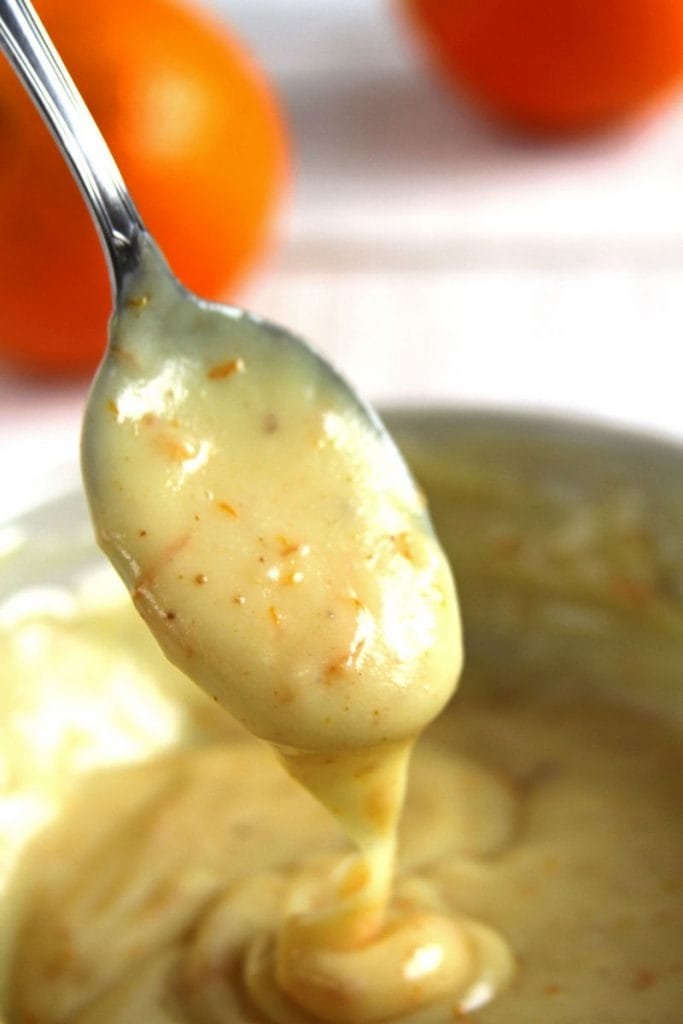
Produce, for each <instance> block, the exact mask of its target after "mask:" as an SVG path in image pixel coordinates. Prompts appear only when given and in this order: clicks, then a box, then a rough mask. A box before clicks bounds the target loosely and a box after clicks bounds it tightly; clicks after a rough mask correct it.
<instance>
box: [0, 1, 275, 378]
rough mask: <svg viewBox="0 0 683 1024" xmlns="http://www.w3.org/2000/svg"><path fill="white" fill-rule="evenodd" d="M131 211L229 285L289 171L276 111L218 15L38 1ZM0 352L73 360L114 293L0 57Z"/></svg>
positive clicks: (203, 282)
mask: <svg viewBox="0 0 683 1024" xmlns="http://www.w3.org/2000/svg"><path fill="white" fill-rule="evenodd" d="M36 7H37V9H38V12H39V14H40V15H41V17H42V19H43V20H44V22H45V24H46V27H47V28H48V31H49V32H50V33H51V34H52V36H53V38H54V40H55V42H56V44H57V46H58V47H59V49H60V50H61V53H62V56H63V57H64V60H65V63H66V64H67V67H69V69H70V71H71V73H72V74H73V77H74V78H75V80H76V83H77V84H78V86H79V88H80V89H81V91H82V93H83V95H84V97H85V100H86V102H87V104H88V105H89V107H90V109H91V111H92V113H93V115H94V117H95V120H96V121H97V122H98V124H99V126H100V128H101V129H102V132H103V134H104V136H105V138H106V139H107V141H108V143H109V145H110V147H111V149H112V151H113V153H114V156H115V158H116V160H117V161H118V163H119V166H120V168H121V171H122V173H123V176H124V178H125V179H126V182H127V184H128V186H129V188H130V190H131V192H132V194H133V198H134V200H135V202H136V204H137V206H138V208H139V210H140V212H141V215H142V218H143V220H144V221H145V223H146V225H147V227H148V228H149V230H150V231H151V232H152V234H153V235H154V236H155V237H156V238H157V240H158V242H159V243H160V245H161V248H162V250H163V251H164V253H165V255H166V257H167V258H168V260H169V263H170V264H171V267H172V268H173V269H174V271H175V272H176V273H177V274H178V276H179V277H180V279H181V280H182V281H183V283H185V284H187V285H188V286H189V287H190V288H192V289H194V290H195V291H197V292H199V293H200V294H201V295H203V296H205V297H207V298H218V297H225V294H226V291H227V290H228V289H229V288H231V287H233V286H234V285H235V283H236V282H237V281H238V280H239V279H240V278H241V276H242V275H243V274H244V273H245V271H246V270H247V269H248V268H249V267H250V265H251V264H252V262H253V261H254V259H255V258H256V257H257V255H258V254H259V253H260V252H261V250H262V248H263V246H264V243H265V242H266V240H267V237H268V235H269V230H270V228H271V226H272V218H273V213H274V210H275V208H276V206H277V200H278V199H279V196H280V193H281V190H282V186H283V183H284V180H285V177H286V164H287V160H286V148H287V147H286V139H285V134H286V133H285V129H284V126H283V122H282V118H281V115H280V114H279V112H278V109H277V106H276V104H275V102H274V98H273V96H272V94H271V92H270V90H269V88H268V86H267V85H266V83H265V81H264V78H263V76H262V74H261V73H260V71H259V70H258V69H257V67H256V66H255V64H254V62H253V61H252V60H251V59H250V57H249V55H248V54H247V53H246V52H245V50H244V48H243V47H242V46H241V45H240V44H239V43H238V42H237V41H236V40H235V39H234V38H233V37H232V35H231V34H230V33H229V32H228V31H227V30H226V29H225V27H224V26H223V25H221V24H220V23H217V22H215V21H213V20H211V19H210V18H209V17H208V16H207V15H206V14H204V13H202V12H201V11H200V10H199V9H198V8H197V7H196V6H194V5H192V6H186V5H184V4H183V3H182V2H179V0H37V2H36ZM0 124H1V125H2V131H1V132H0V354H2V355H3V356H4V357H6V358H9V359H11V360H12V361H14V362H16V363H17V364H21V365H23V366H25V367H28V368H31V369H33V370H37V371H43V372H47V371H49V372H53V371H62V372H65V371H69V372H73V371H81V370H84V369H89V368H91V367H93V366H94V365H95V364H96V362H97V361H98V359H99V358H100V356H101V355H102V353H103V349H104V344H105V340H106V325H107V320H108V316H109V311H110V308H111V297H110V291H109V283H108V280H107V273H106V269H105V263H104V259H103V256H102V253H101V250H100V246H99V242H98V240H97V236H96V234H95V229H94V227H93V226H92V223H91V221H90V218H89V215H88V213H87V212H86V209H85V206H84V203H83V200H82V199H81V197H80V194H79V192H78V190H77V188H76V186H75V184H74V183H73V182H72V180H71V177H70V175H69V172H68V171H67V169H66V165H65V164H64V162H63V160H62V157H61V156H60V154H59V152H58V150H57V148H56V145H55V144H54V142H53V141H52V139H51V138H50V136H49V134H48V132H47V129H46V128H45V127H44V126H43V123H42V120H41V119H40V117H39V115H38V114H37V112H36V111H35V110H34V108H33V106H32V104H31V102H30V100H29V99H28V98H27V97H26V96H25V94H24V92H23V90H22V88H21V86H20V85H19V83H18V82H17V81H16V80H15V78H14V75H13V72H12V71H11V69H10V68H9V65H7V63H6V62H5V61H3V60H0Z"/></svg>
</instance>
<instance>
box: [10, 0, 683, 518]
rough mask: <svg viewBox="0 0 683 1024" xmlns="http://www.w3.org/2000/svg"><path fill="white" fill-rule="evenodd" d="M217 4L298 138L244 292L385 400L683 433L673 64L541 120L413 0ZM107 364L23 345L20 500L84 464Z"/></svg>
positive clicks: (681, 242)
mask: <svg viewBox="0 0 683 1024" xmlns="http://www.w3.org/2000/svg"><path fill="white" fill-rule="evenodd" d="M444 3H445V5H446V6H448V4H447V2H446V0H444ZM538 3H539V4H540V3H541V0H538ZM72 5H73V4H72ZM37 6H38V8H39V9H40V4H39V3H38V4H37ZM112 6H113V7H116V6H117V5H112ZM193 6H194V8H200V9H203V10H206V9H208V10H210V11H211V13H212V15H213V16H214V18H216V19H218V20H219V21H223V22H225V23H227V24H228V25H229V26H230V28H231V29H232V30H233V31H234V32H235V33H236V34H237V36H238V37H239V38H240V39H241V40H242V41H243V43H244V45H245V46H246V48H247V49H248V50H249V51H251V53H252V54H253V55H254V57H255V58H256V60H257V61H258V63H259V64H260V65H261V67H262V68H263V69H264V70H265V72H266V75H267V76H268V78H269V80H270V83H271V86H272V88H273V90H274V92H275V95H276V97H277V99H278V101H279V105H280V109H281V111H282V116H283V119H284V124H285V133H286V137H287V139H288V140H289V142H288V145H289V150H290V157H289V161H290V168H291V170H290V173H289V177H288V183H287V186H286V189H285V193H286V194H285V196H284V199H283V201H282V202H280V203H278V204H277V210H276V211H273V212H272V214H269V215H268V216H269V217H271V218H272V222H273V224H274V225H275V227H274V230H273V231H272V232H271V234H272V235H273V238H272V240H271V242H270V243H269V245H268V246H267V248H266V250H265V254H264V255H262V257H261V258H260V259H258V260H256V262H255V263H254V264H253V265H252V266H251V268H250V270H249V272H248V273H246V274H245V275H243V276H242V278H241V280H240V283H239V285H235V286H234V287H230V288H226V289H224V292H225V294H226V295H227V294H229V296H230V298H232V299H234V300H235V301H236V302H238V303H239V304H241V305H246V306H247V307H249V308H251V309H253V310H256V311H258V312H259V313H262V314H264V315H266V316H268V317H271V318H273V319H275V320H278V321H280V322H282V323H284V324H286V325H288V326H289V327H291V328H292V329H293V330H295V331H296V332H298V333H300V334H301V335H303V336H304V337H307V338H308V339H309V340H311V341H312V342H313V343H314V344H315V345H316V347H318V348H319V349H320V350H322V351H323V352H324V353H325V354H326V355H327V356H328V357H329V358H330V359H331V360H332V361H333V362H334V363H335V364H336V365H337V366H338V367H339V368H340V369H341V370H342V372H343V373H344V374H345V375H346V376H347V377H348V378H350V379H351V380H352V381H353V382H354V384H355V385H356V386H357V387H358V389H359V390H360V391H361V392H362V393H363V394H364V395H365V396H366V397H368V398H369V399H371V400H372V401H373V402H376V403H378V404H379V405H380V407H389V406H394V405H397V404H411V405H420V406H427V405H429V406H432V405H444V404H448V405H452V404H457V405H463V404H466V405H473V404H474V405H487V406H495V407H506V408H510V407H512V408H523V409H525V410H529V409H530V410H537V411H553V412H557V413H560V414H573V415H579V416H580V417H591V418H594V419H599V420H602V421H607V422H609V423H616V424H619V425H626V426H629V427H637V428H643V429H645V430H647V431H648V432H657V433H663V434H666V435H669V436H673V437H675V438H678V439H683V409H682V403H681V385H682V382H683V344H682V343H681V333H682V331H681V325H683V94H681V93H680V92H678V91H677V90H676V89H675V88H673V89H669V88H668V85H670V84H671V83H667V89H665V90H664V95H663V97H662V99H661V101H660V102H656V103H655V104H654V105H653V106H647V107H646V109H644V110H642V111H641V110H637V112H636V113H635V114H634V115H633V116H630V112H629V116H626V117H625V118H621V117H620V118H617V119H616V122H615V123H611V122H610V123H608V124H605V125H602V124H599V125H597V127H596V125H590V128H591V130H590V131H588V132H585V131H577V130H575V128H574V129H572V130H571V131H570V132H568V133H567V132H565V131H564V130H562V131H559V132H556V131H548V130H547V125H546V126H544V131H543V132H542V133H540V134H539V133H538V131H533V132H529V131H526V130H521V129H520V128H519V125H516V124H514V125H511V124H510V123H501V122H500V120H499V119H498V118H497V117H495V116H494V117H492V116H490V115H489V113H487V112H482V110H481V109H480V106H479V105H478V104H476V103H472V102H471V101H470V99H469V97H468V95H467V90H465V91H463V92H462V93H460V92H459V91H458V89H457V88H455V87H451V86H448V85H446V84H445V83H444V81H443V80H442V79H441V78H440V77H439V75H438V74H434V73H433V69H432V68H431V66H430V62H429V59H428V58H427V57H426V54H425V45H424V40H420V39H419V38H418V36H419V33H418V32H417V31H416V29H415V27H414V26H413V25H411V24H409V23H408V19H407V18H406V17H405V16H404V14H403V13H401V12H400V11H399V9H398V7H399V5H398V4H397V3H392V2H391V0H204V2H203V3H200V2H199V0H195V2H194V4H193ZM427 6H429V5H427ZM545 6H547V5H545ZM584 6H585V5H584ZM596 6H599V4H598V2H597V0H596ZM626 6H628V4H626ZM665 6H666V5H665ZM656 7H657V0H654V2H653V4H652V6H651V8H650V9H651V10H654V9H655V8H656ZM668 34H669V35H671V32H670V30H669V31H668ZM682 34H683V32H682ZM611 58H612V55H611V54H610V53H606V54H603V55H602V59H603V61H604V62H605V63H606V64H607V65H608V66H609V63H610V60H611ZM520 59H522V58H520ZM521 73H522V72H521V71H520V74H521ZM0 99H1V97H0ZM626 106H628V102H627V103H626ZM535 127H537V126H535ZM0 153H1V149H0ZM223 171H224V173H225V174H226V175H229V174H230V167H229V166H228V161H227V160H226V165H225V167H224V168H223ZM124 173H125V172H124ZM143 214H144V210H143ZM2 244H3V242H2V239H0V245H2ZM65 244H66V243H65ZM181 276H183V275H182V274H181ZM1 286H2V282H1V281H0V288H1ZM2 315H3V314H2V309H1V308H0V332H1V330H2ZM87 381H88V371H87V370H86V371H82V370H81V371H80V372H78V373H75V374H73V373H61V372H58V369H57V370H55V368H54V367H51V368H50V369H49V370H47V371H46V370H45V369H42V370H39V371H38V372H37V371H36V369H35V367H33V368H32V369H31V371H30V372H27V370H26V368H22V367H18V366H17V365H16V358H15V357H14V356H12V355H11V354H10V356H9V357H8V356H7V354H5V355H4V356H3V355H0V430H1V432H2V433H1V435H0V436H1V437H2V445H1V448H0V458H1V459H2V473H3V480H4V484H3V486H2V488H0V518H3V517H6V516H7V515H9V514H11V513H13V512H16V511H19V510H20V509H21V508H23V507H25V506H26V505H27V504H28V503H30V502H32V501H34V500H36V499H38V498H40V497H41V496H43V495H44V494H45V493H46V492H50V491H52V492H54V490H59V489H63V488H64V487H66V486H69V485H70V484H71V483H72V482H73V481H74V480H76V479H77V458H78V432H79V424H80V413H81V409H82V405H83V401H84V396H85V392H86V388H87Z"/></svg>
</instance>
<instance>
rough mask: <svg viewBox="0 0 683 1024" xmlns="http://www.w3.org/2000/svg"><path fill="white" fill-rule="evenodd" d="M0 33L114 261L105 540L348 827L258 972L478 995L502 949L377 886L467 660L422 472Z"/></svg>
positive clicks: (101, 465) (162, 623) (200, 659)
mask: <svg viewBox="0 0 683 1024" xmlns="http://www.w3.org/2000/svg"><path fill="white" fill-rule="evenodd" d="M0 35H1V36H2V42H3V45H4V46H5V48H6V50H7V52H8V55H9V56H10V59H11V60H12V61H13V63H14V64H15V67H16V68H17V70H18V71H19V73H20V76H22V78H23V79H24V81H25V84H27V86H28V88H29V91H31V92H32V94H33V96H34V99H36V101H37V103H38V105H39V107H40V108H41V111H42V113H43V114H44V116H45V117H46V120H47V121H48V123H49V125H50V127H51V129H52V130H53V133H54V134H55V137H56V138H57V140H58V142H59V144H60V145H61V147H62V149H63V151H64V152H65V155H66V156H67V159H68V160H69V162H70V164H71V166H72V169H73V170H74V173H75V176H76V178H77V180H78V182H79V184H80V186H81V188H82V191H83V194H84V197H85V199H86V201H87V203H88V205H89V207H90V209H91V212H92V213H93V216H94V219H95V221H96V224H97V226H98V229H99V231H100V235H101V237H102V241H103V245H104V249H105V253H106V255H107V257H108V262H109V266H110V271H111V277H112V282H113V287H114V297H115V311H114V315H113V318H112V324H111V331H110V341H109V346H108V349H107V352H106V355H105V358H104V360H103V363H102V365H101V367H100V369H99V371H98V374H97V377H96V380H95V383H94V386H93V389H92V392H91V395H90V399H89V401H88V406H87V410H86V414H85V418H84V430H83V446H82V453H83V478H84V482H85V487H86V492H87V495H88V500H89V503H90V508H91V513H92V517H93V521H94V524H95V527H96V531H97V535H98V540H99V542H100V545H101V546H102V548H103V549H104V551H105V552H106V554H107V555H108V556H109V558H110V560H111V561H112V563H113V565H114V566H115V568H116V569H117V571H118V572H119V574H120V575H121V577H122V578H123V580H124V582H125V583H126V584H127V586H128V588H129V590H130V592H131V594H132V596H133V600H134V601H135V603H136V606H137V607H138V610H139V611H140V613H141V614H142V616H143V617H144V618H145V620H146V622H147V623H148V625H149V627H150V629H151V631H152V633H153V634H154V636H155V637H156V639H157V641H158V642H159V644H160V645H161V647H162V648H163V650H164V651H165V653H166V654H167V656H168V657H169V659H170V660H171V661H173V662H174V663H175V664H176V665H178V666H179V667H180V668H181V669H183V670H184V671H185V672H186V673H187V675H188V676H190V677H191V678H192V679H193V680H194V681H195V682H196V683H197V684H198V685H199V686H201V687H202V688H203V689H204V690H206V691H207V692H208V693H209V694H211V695H212V696H213V697H214V699H215V700H216V701H217V702H218V703H220V704H221V705H222V706H223V707H225V708H227V709H228V710H229V711H230V712H231V713H232V714H233V715H234V716H235V717H236V718H237V719H239V720H240V721H241V722H242V723H243V724H244V725H245V726H246V727H247V729H249V730H250V731H251V732H253V733H254V734H255V735H256V736H258V737H260V738H261V739H263V740H266V741H268V742H269V743H270V744H272V745H273V747H274V749H275V750H276V752H277V754H278V756H279V757H280V759H281V760H282V763H283V764H284V765H285V767H286V768H287V770H288V771H289V772H290V773H291V774H292V775H293V776H294V777H295V778H297V779H298V780H299V781H300V782H302V783H303V784H304V785H305V786H306V787H307V788H308V789H309V790H310V791H311V792H312V793H313V794H314V795H315V796H316V797H317V798H318V799H320V800H321V801H322V802H323V803H324V804H325V805H326V806H327V807H328V808H329V809H330V811H331V812H332V813H333V814H334V815H335V816H336V817H337V818H338V820H339V821H340V823H341V824H342V826H343V828H344V829H345V830H346V832H347V834H348V835H349V837H350V838H351V839H352V840H353V841H354V843H355V844H356V845H357V847H358V854H357V855H356V856H354V857H352V858H350V859H349V860H347V861H344V862H343V863H342V864H340V865H336V866H335V867H334V869H333V870H332V871H331V872H330V873H329V874H328V875H327V876H325V877H323V878H321V879H318V880H316V883H315V884H314V885H312V887H309V888H307V889H305V890H302V892H301V894H300V896H299V898H298V900H297V905H296V906H295V907H293V908H292V910H291V913H290V914H289V915H288V917H287V918H286V920H285V921H284V924H283V926H282V929H281V931H280V934H279V935H278V936H276V937H275V938H274V940H273V941H272V943H270V944H269V945H268V946H267V948H266V949H265V951H264V950H261V951H260V952H259V953H258V956H259V957H260V960H259V963H261V967H259V968H258V970H257V973H258V972H259V971H261V973H264V976H265V975H267V976H268V977H272V979H273V980H274V983H275V984H276V985H277V986H278V987H279V989H280V990H281V991H282V992H283V993H284V998H285V1000H286V1001H289V1004H288V1005H291V1006H295V1007H296V1006H299V1007H302V1008H303V1010H304V1011H305V1012H308V1013H312V1014H314V1015H315V1016H316V1017H318V1018H319V1019H321V1020H329V1021H344V1022H346V1024H354V1022H358V1024H362V1022H366V1021H367V1022H370V1021H375V1020H376V1021H379V1020H386V1019H389V1018H392V1017H398V1016H401V1015H403V1014H404V1013H405V1012H407V1011H410V1010H412V1009H414V1008H415V1007H416V1006H419V1005H421V1004H422V1003H429V1002H432V1001H434V1000H435V999H436V998H440V997H442V996H443V995H444V993H445V992H448V991H453V994H454V998H455V997H456V996H460V997H462V998H465V994H466V993H467V992H468V991H474V990H476V989H477V986H478V987H479V989H481V985H482V979H485V982H484V987H485V988H486V998H490V996H491V995H492V994H493V992H494V991H495V989H496V987H497V986H498V985H499V984H500V983H502V982H503V981H504V980H505V978H506V977H507V975H508V974H509V970H510V962H509V957H508V955H507V951H506V947H505V946H504V944H503V943H502V942H500V940H498V939H497V937H495V936H493V935H492V934H490V933H488V932H487V931H486V929H481V928H479V926H468V925H466V924H461V923H456V922H450V921H448V920H444V919H442V918H440V917H439V916H438V915H437V914H435V913H433V912H432V911H430V910H428V909H424V908H419V907H410V908H408V909H406V908H403V909H401V910H400V911H399V910H397V909H396V908H392V906H391V901H390V894H391V882H392V872H393V864H394V854H395V833H396V824H397V820H398V816H399V813H400V809H401V805H402V801H403V792H404V784H405V775H406V770H407V763H408V758H409V755H410V750H411V748H412V745H413V743H414V741H415V739H416V737H417V736H418V735H419V733H420V732H421V730H422V729H423V728H424V727H425V726H426V725H427V724H428V722H430V721H431V720H432V719H433V718H434V717H435V716H436V715H437V714H438V713H439V711H440V710H441V709H442V708H443V707H444V705H445V704H446V702H447V701H448V700H449V698H450V696H451V694H452V692H453V690H454V688H455V686H456V682H457V678H458V674H459V670H460V666H461V658H462V655H461V643H460V627H459V618H458V609H457V601H456V597H455V590H454V585H453V580H452V577H451V573H450V569H449V567H448V564H447V562H446V559H445V556H444V555H443V552H442V550H441V548H440V546H439V543H438V541H437V539H436V537H435V536H434V533H433V531H432V528H431V524H430V521H429V517H428V514H427V511H426V509H425V507H424V502H423V499H422V496H421V494H420V491H419V489H418V488H417V486H416V485H415V483H414V481H413V479H412V477H411V475H410V473H409V471H408V469H407V468H406V466H405V464H404V462H403V460H402V458H401V456H400V454H399V453H398V451H397V449H396V447H395V446H394V444H393V442H392V441H391V439H390V438H389V436H388V434H387V433H386V431H385V430H384V428H383V426H382V425H381V423H380V422H379V420H378V419H377V417H376V416H375V415H374V414H373V413H372V412H371V410H369V409H368V408H367V407H366V406H365V405H364V404H363V403H362V402H361V401H360V400H359V399H358V397H357V396H356V395H355V393H354V392H353V391H352V389H351V388H350V387H349V386H348V385H347V384H346V383H345V382H344V381H343V380H342V379H341V378H340V377H339V376H338V374H337V373H336V372H335V371H334V370H333V369H332V368H331V367H330V366H329V365H328V364H327V363H326V362H324V361H323V360H322V359H321V358H320V357H319V356H318V355H316V354H315V353H314V352H313V351H312V350H311V349H310V348H309V347H308V346H307V345H306V344H305V343H304V342H302V341H301V340H300V339H298V338H296V337H294V336H293V335H292V334H290V333H289V332H287V331H285V330H282V329H281V328H279V327H277V326H275V325H273V324H270V323H267V322H265V321H263V320H261V319H259V318H258V317H255V316H252V315H249V314H247V313H244V312H242V311H240V310H238V309H235V308H234V307H227V306H219V305H216V304H213V303H207V302H205V301H203V300H201V299H199V298H197V297H196V296H193V295H191V294H190V293H189V292H187V291H186V290H185V289H184V288H183V287H182V285H180V284H179V283H178V282H177V281H176V279H175V278H174V277H173V275H172V274H171V272H170V271H169V269H168V268H167V266H166V264H165V261H164V260H163V257H162V256H161V254H160V253H159V251H158V249H157V247H156V245H155V244H154V242H153V240H152V239H151V237H150V236H149V234H148V233H147V232H146V230H145V228H144V225H143V224H142V222H141V220H140V217H139V215H138V213H137V211H136V210H135V207H134V204H133V202H132V200H131V198H130V196H129V194H128V192H127V190H126V189H125V186H124V184H123V182H122V180H121V178H120V175H119V173H118V170H117V169H116V167H115V165H114V163H113V161H112V158H111V156H110V154H109V153H108V151H107V149H106V146H105V144H104V142H103V140H102V138H101V136H100V135H99V132H98V130H97V128H96V127H95V125H94V122H93V121H92V118H91V117H90V115H89V114H88V112H87V110H86V109H85V107H84V106H83V104H82V101H81V100H80V98H79V97H78V95H77V93H76V91H75V88H74V86H73V84H72V83H71V81H70V79H69V77H68V74H67V72H66V71H65V69H64V68H63V66H62V65H61V62H60V61H59V58H58V57H57V56H56V54H55V53H54V51H53V50H52V49H51V47H50V44H49V42H48V41H47V38H46V36H45V34H44V32H43V31H42V29H41V27H40V25H39V23H38V21H37V19H36V17H35V14H34V13H33V12H32V9H31V8H30V5H29V4H28V3H27V2H26V0H0ZM263 964H265V965H266V966H265V967H264V966H263ZM482 965H483V966H482ZM359 972H360V975H362V976H364V977H366V979H367V981H366V982H365V983H364V984H361V985H360V986H359V984H358V977H359ZM461 1001H462V999H461ZM269 1012H270V1011H269ZM287 1014H289V1010H287ZM287 1014H285V1016H287ZM273 1019H275V1018H273ZM278 1019H285V1018H278Z"/></svg>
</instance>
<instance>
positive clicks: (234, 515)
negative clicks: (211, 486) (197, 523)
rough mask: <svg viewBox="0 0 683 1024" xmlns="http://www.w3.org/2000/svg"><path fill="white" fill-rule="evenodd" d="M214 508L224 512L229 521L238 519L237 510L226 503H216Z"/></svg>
mask: <svg viewBox="0 0 683 1024" xmlns="http://www.w3.org/2000/svg"><path fill="white" fill-rule="evenodd" d="M216 508H219V509H220V510H221V512H225V514H226V516H229V517H230V518H231V519H237V518H239V517H238V514H237V509H236V508H235V507H234V506H233V505H231V504H230V503H229V502H227V501H217V502H216Z"/></svg>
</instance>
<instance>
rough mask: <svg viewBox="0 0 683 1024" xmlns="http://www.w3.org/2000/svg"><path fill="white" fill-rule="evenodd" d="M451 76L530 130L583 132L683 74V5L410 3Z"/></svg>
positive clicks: (564, 0) (569, 0)
mask: <svg viewBox="0 0 683 1024" xmlns="http://www.w3.org/2000/svg"><path fill="white" fill-rule="evenodd" d="M400 2H401V3H402V5H403V8H405V10H406V11H407V13H408V15H409V17H410V18H411V19H412V21H413V23H414V24H415V26H416V27H417V29H418V30H419V32H420V33H421V34H422V36H423V37H424V39H425V42H426V44H427V48H428V50H429V51H430V52H431V54H432V56H433V57H434V58H435V59H436V62H437V64H438V65H439V66H440V68H441V69H442V71H443V72H444V73H445V75H446V76H447V78H449V79H450V80H451V81H453V82H455V83H456V84H457V86H458V87H459V88H460V89H461V90H462V91H464V92H465V93H466V94H469V95H470V97H471V98H472V99H474V100H475V102H477V103H478V104H479V105H480V106H482V107H484V108H486V109H488V110H489V111H490V112H493V113H494V114H495V115H497V116H498V117H501V118H503V119H504V120H507V121H509V122H512V123H514V124H517V125H520V126H522V127H523V128H526V129H531V130H534V131H540V132H550V133H574V132H580V131H586V130H591V129H595V128H599V127H603V126H606V125H608V124H611V123H613V122H615V121H618V120H620V119H623V118H625V117H627V116H628V115H631V114H632V113H634V112H636V111H638V110H640V109H641V108H643V107H645V106H647V105H648V104H650V103H651V102H652V101H653V100H654V99H656V98H657V97H659V96H661V95H662V94H664V93H666V92H667V91H668V90H669V89H671V88H672V87H673V86H674V85H675V84H676V83H677V82H679V81H680V80H681V77H682V76H683V2H682V0H400Z"/></svg>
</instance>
